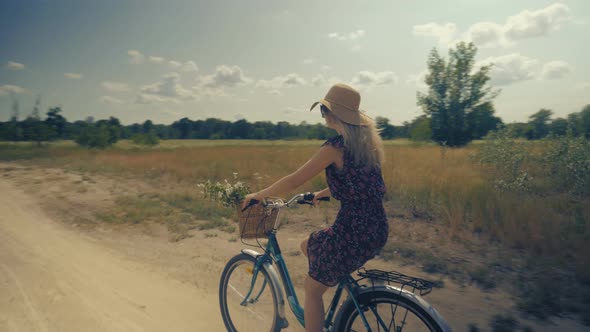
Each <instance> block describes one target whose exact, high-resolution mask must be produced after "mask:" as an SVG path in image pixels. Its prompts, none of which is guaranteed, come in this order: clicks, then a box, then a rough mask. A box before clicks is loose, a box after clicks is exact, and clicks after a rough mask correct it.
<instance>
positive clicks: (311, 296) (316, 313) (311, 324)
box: [301, 239, 328, 332]
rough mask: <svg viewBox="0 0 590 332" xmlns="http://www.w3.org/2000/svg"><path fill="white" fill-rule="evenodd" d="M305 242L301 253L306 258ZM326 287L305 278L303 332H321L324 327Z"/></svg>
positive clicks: (309, 278)
mask: <svg viewBox="0 0 590 332" xmlns="http://www.w3.org/2000/svg"><path fill="white" fill-rule="evenodd" d="M307 240H308V239H305V240H303V242H301V251H302V252H303V254H304V255H305V256H307ZM327 289H328V286H326V285H324V284H322V283H321V282H317V281H315V280H313V279H312V278H311V277H310V276H307V277H306V278H305V303H304V314H305V317H304V318H305V331H306V332H321V331H322V328H323V327H324V315H325V312H324V299H323V295H324V293H325V292H326V290H327Z"/></svg>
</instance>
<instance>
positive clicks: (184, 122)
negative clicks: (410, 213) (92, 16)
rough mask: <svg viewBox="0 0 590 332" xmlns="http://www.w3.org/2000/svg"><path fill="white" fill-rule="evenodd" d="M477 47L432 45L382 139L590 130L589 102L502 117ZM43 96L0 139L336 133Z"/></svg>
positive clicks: (150, 140)
mask: <svg viewBox="0 0 590 332" xmlns="http://www.w3.org/2000/svg"><path fill="white" fill-rule="evenodd" d="M476 53H477V48H476V47H475V46H474V45H473V44H472V43H464V42H460V43H458V44H457V45H456V47H455V48H454V49H453V48H451V49H449V54H448V57H447V58H444V57H442V56H441V55H440V54H439V53H438V51H437V50H436V48H434V49H433V50H432V51H431V52H430V55H429V57H428V60H427V66H428V73H427V75H426V78H425V83H426V85H427V86H428V91H427V92H424V93H422V92H418V93H417V105H418V106H420V107H421V108H422V110H423V114H422V115H420V116H418V117H416V118H415V119H413V120H412V121H409V122H404V123H403V124H402V125H393V124H391V123H390V120H389V119H388V118H386V117H376V118H375V122H376V125H377V127H378V128H379V129H380V130H381V135H382V137H383V138H384V139H395V138H409V139H412V140H416V141H435V142H437V143H439V144H441V145H446V146H463V145H465V144H468V143H469V142H471V141H472V140H476V139H481V138H483V137H485V136H486V135H487V134H488V132H490V131H494V130H496V129H498V128H505V127H508V128H509V129H511V131H512V132H513V134H514V136H515V137H522V138H526V139H531V140H533V139H541V138H544V137H547V136H548V135H556V136H563V135H566V134H568V135H573V136H583V137H586V138H588V137H590V105H586V106H585V107H584V108H583V109H582V110H580V112H576V113H572V114H569V115H568V116H567V117H566V118H557V119H552V115H553V111H551V110H549V109H541V110H539V111H537V112H536V113H534V114H532V115H531V116H530V117H529V119H528V120H529V121H528V122H524V123H510V124H504V123H503V121H502V119H500V118H499V117H497V116H495V108H494V104H493V100H494V98H495V97H497V96H498V94H499V93H500V90H498V89H494V88H493V87H491V86H489V84H488V83H489V80H490V75H489V73H490V71H491V69H492V66H493V65H492V64H490V65H485V66H482V67H480V68H477V70H475V69H476V68H475V56H476ZM39 108H40V98H37V100H36V101H35V107H34V108H33V110H32V112H31V114H30V115H28V116H27V117H26V118H25V119H24V120H19V117H20V109H19V103H18V100H17V99H16V98H13V103H12V116H11V118H10V120H9V121H7V122H0V140H4V141H34V142H37V144H38V145H41V144H42V142H48V141H53V140H64V139H65V140H75V141H76V142H77V143H78V144H80V145H82V146H87V147H107V146H110V145H112V144H114V143H116V142H117V141H118V140H119V139H132V140H133V141H134V142H135V143H138V144H157V143H158V141H159V140H160V139H271V140H272V139H326V138H328V137H330V136H331V135H333V134H334V132H333V131H332V130H331V129H328V128H327V127H325V126H324V125H322V124H308V123H306V122H301V123H300V124H290V123H288V122H284V121H281V122H278V123H276V124H275V123H272V122H268V121H257V122H253V123H251V122H248V121H247V120H244V119H242V120H238V121H234V122H231V121H225V120H220V119H216V118H208V119H205V120H191V119H189V118H182V119H180V120H178V121H175V122H174V123H172V124H170V125H163V124H154V123H153V122H152V121H151V120H146V121H145V122H143V123H141V124H139V123H135V124H131V125H122V124H121V122H120V121H119V119H117V118H115V117H110V118H108V119H103V120H98V121H95V120H94V119H93V118H92V117H88V118H87V119H86V120H84V121H82V120H79V121H74V122H69V121H67V120H66V118H65V117H64V116H63V115H62V114H61V113H62V110H61V108H60V107H51V108H49V110H48V111H47V113H46V117H45V118H41V115H40V113H39V112H40V110H39Z"/></svg>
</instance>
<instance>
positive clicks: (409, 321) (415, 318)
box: [334, 291, 443, 332]
mask: <svg viewBox="0 0 590 332" xmlns="http://www.w3.org/2000/svg"><path fill="white" fill-rule="evenodd" d="M357 301H358V302H359V306H360V308H361V310H362V312H363V314H364V316H365V318H366V319H367V323H368V324H369V326H370V327H371V330H372V331H379V332H381V331H392V332H423V331H434V332H442V331H443V328H442V327H441V326H440V325H439V324H438V322H437V321H436V320H435V319H434V318H433V317H432V316H431V315H430V314H429V313H428V312H426V311H425V310H424V309H423V308H421V307H420V306H418V305H416V304H415V303H414V302H412V301H410V300H408V299H406V298H404V297H402V296H400V295H398V294H397V293H393V292H386V291H374V292H367V293H363V294H361V295H360V296H359V297H358V298H357ZM366 330H367V327H366V326H365V322H364V321H363V319H362V316H361V315H359V311H358V310H357V308H356V306H355V305H354V302H353V301H352V299H349V300H347V301H346V302H345V303H343V305H342V307H341V309H340V311H339V312H338V316H337V317H336V327H335V329H334V331H338V332H353V331H366Z"/></svg>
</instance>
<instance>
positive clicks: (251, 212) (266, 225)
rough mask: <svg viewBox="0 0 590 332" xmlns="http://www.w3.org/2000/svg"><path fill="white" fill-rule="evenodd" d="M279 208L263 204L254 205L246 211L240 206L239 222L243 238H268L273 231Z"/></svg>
mask: <svg viewBox="0 0 590 332" xmlns="http://www.w3.org/2000/svg"><path fill="white" fill-rule="evenodd" d="M278 214H279V209H277V208H274V209H272V208H268V207H264V206H263V205H262V204H256V205H252V206H251V207H249V208H248V209H246V211H243V212H242V208H241V207H240V206H238V224H239V226H240V237H241V238H242V239H253V238H267V237H268V233H269V232H270V231H272V229H273V227H274V225H275V221H276V220H277V216H278Z"/></svg>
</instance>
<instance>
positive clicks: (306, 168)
mask: <svg viewBox="0 0 590 332" xmlns="http://www.w3.org/2000/svg"><path fill="white" fill-rule="evenodd" d="M338 158H342V154H341V152H340V151H339V150H338V149H336V148H334V147H333V146H331V145H324V146H322V147H321V148H320V150H319V151H318V152H316V154H314V155H313V156H312V157H311V159H309V160H308V161H307V162H306V163H305V164H304V165H303V166H301V167H300V168H299V169H298V170H296V171H295V172H293V173H291V174H289V175H287V176H285V177H283V178H282V179H280V180H278V181H277V182H275V183H273V184H272V185H270V186H269V187H267V188H265V189H263V190H261V191H259V192H256V193H251V194H249V195H247V196H246V197H245V199H244V203H243V206H246V205H247V204H248V202H249V201H250V200H251V199H258V200H260V199H263V198H264V197H270V196H277V195H279V194H281V193H284V192H287V191H291V190H294V189H296V188H297V187H299V186H300V185H302V184H304V183H305V182H307V181H308V180H310V179H311V178H313V177H314V176H316V175H317V174H318V173H319V172H321V171H322V170H324V169H325V168H326V167H328V166H329V165H330V164H332V163H333V162H335V161H337V160H338ZM326 189H327V188H326ZM324 190H325V189H324ZM324 190H322V192H323V191H324Z"/></svg>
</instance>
